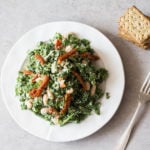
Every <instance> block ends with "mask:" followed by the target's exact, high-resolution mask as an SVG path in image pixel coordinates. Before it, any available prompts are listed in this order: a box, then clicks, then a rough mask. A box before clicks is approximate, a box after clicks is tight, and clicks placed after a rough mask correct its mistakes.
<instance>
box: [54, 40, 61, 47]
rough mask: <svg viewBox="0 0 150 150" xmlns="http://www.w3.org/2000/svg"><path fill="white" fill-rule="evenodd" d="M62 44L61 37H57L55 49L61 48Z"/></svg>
mask: <svg viewBox="0 0 150 150" xmlns="http://www.w3.org/2000/svg"><path fill="white" fill-rule="evenodd" d="M61 46H62V41H61V40H59V39H56V41H55V49H59V48H60V47H61Z"/></svg>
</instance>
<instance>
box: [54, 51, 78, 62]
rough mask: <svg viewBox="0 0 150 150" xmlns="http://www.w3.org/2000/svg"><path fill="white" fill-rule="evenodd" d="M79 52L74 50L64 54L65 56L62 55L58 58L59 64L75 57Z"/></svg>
mask: <svg viewBox="0 0 150 150" xmlns="http://www.w3.org/2000/svg"><path fill="white" fill-rule="evenodd" d="M76 52H77V50H76V49H72V50H71V51H69V52H67V53H64V54H63V55H60V56H59V57H58V60H57V63H58V64H61V62H62V61H63V60H65V59H67V58H69V57H70V56H72V55H74V54H75V53H76Z"/></svg>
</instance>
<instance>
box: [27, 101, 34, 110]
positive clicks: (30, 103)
mask: <svg viewBox="0 0 150 150" xmlns="http://www.w3.org/2000/svg"><path fill="white" fill-rule="evenodd" d="M25 105H26V106H27V108H28V109H31V108H32V106H33V104H32V100H28V101H26V102H25Z"/></svg>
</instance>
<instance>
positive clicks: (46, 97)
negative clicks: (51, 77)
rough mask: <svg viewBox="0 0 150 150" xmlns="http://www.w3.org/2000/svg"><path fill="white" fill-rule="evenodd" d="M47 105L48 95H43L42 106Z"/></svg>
mask: <svg viewBox="0 0 150 150" xmlns="http://www.w3.org/2000/svg"><path fill="white" fill-rule="evenodd" d="M47 103H48V95H47V94H44V96H43V104H44V105H45V106H46V105H47Z"/></svg>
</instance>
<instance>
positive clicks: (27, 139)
mask: <svg viewBox="0 0 150 150" xmlns="http://www.w3.org/2000/svg"><path fill="white" fill-rule="evenodd" d="M132 5H136V6H137V7H139V8H140V9H141V10H142V11H143V12H144V13H145V14H147V15H150V9H149V6H150V1H147V0H142V1H139V0H132V1H131V0H116V1H115V0H114V1H112V0H5V1H4V0H0V34H1V35H0V68H1V66H2V64H3V62H4V59H5V57H6V55H7V54H8V52H9V50H10V48H11V47H12V46H13V44H14V43H15V42H16V41H17V40H18V39H19V38H20V36H22V35H23V34H24V33H25V32H27V31H28V30H30V29H32V28H33V27H35V26H37V25H40V24H43V23H46V22H51V21H57V20H74V21H79V22H83V23H86V24H89V25H91V26H94V27H96V28H97V29H99V30H101V31H102V32H103V33H104V34H105V35H106V36H107V37H108V38H109V39H110V40H111V41H112V42H113V43H114V45H115V46H116V47H117V49H118V51H119V53H120V55H121V57H122V60H123V63H124V68H125V75H126V88H125V93H124V97H123V101H122V103H121V106H120V108H119V110H118V111H117V113H116V115H115V116H114V117H113V118H112V120H111V121H110V122H109V123H108V124H107V125H106V126H105V127H103V128H102V129H101V130H99V131H98V132H97V133H95V134H94V135H92V136H90V137H88V138H85V139H83V140H80V141H76V142H71V143H52V142H47V141H43V140H41V139H39V138H36V137H34V136H32V135H30V134H28V133H27V132H25V131H24V130H22V129H21V128H20V127H19V126H18V125H17V124H16V123H15V122H14V121H13V120H12V118H11V117H10V115H9V114H8V111H7V110H6V107H5V106H4V103H3V102H2V100H1V97H0V150H12V149H15V150H27V149H29V150H30V149H34V150H35V149H36V150H41V149H43V150H48V149H53V150H60V149H61V150H70V149H72V150H90V149H94V150H113V149H114V147H115V146H116V143H117V141H118V140H119V138H120V136H121V134H122V133H123V131H124V130H125V128H126V126H127V125H128V123H129V121H130V119H131V116H132V114H133V112H134V110H135V107H136V104H137V94H138V90H139V87H140V85H141V83H142V82H143V79H144V78H145V75H146V74H147V73H148V71H150V50H149V51H144V50H142V49H140V48H137V47H136V46H134V45H133V44H130V43H128V42H126V41H124V40H122V39H120V38H119V37H118V35H117V21H118V18H119V17H120V16H121V15H122V14H123V13H124V11H125V10H126V9H127V8H128V7H130V6H132ZM149 118H150V105H148V106H147V109H146V112H145V114H144V115H143V116H142V119H141V121H140V123H139V124H138V125H137V128H136V130H135V132H134V134H133V136H132V138H131V141H130V143H129V146H128V148H127V149H128V150H141V149H143V150H149V147H150V121H149Z"/></svg>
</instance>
